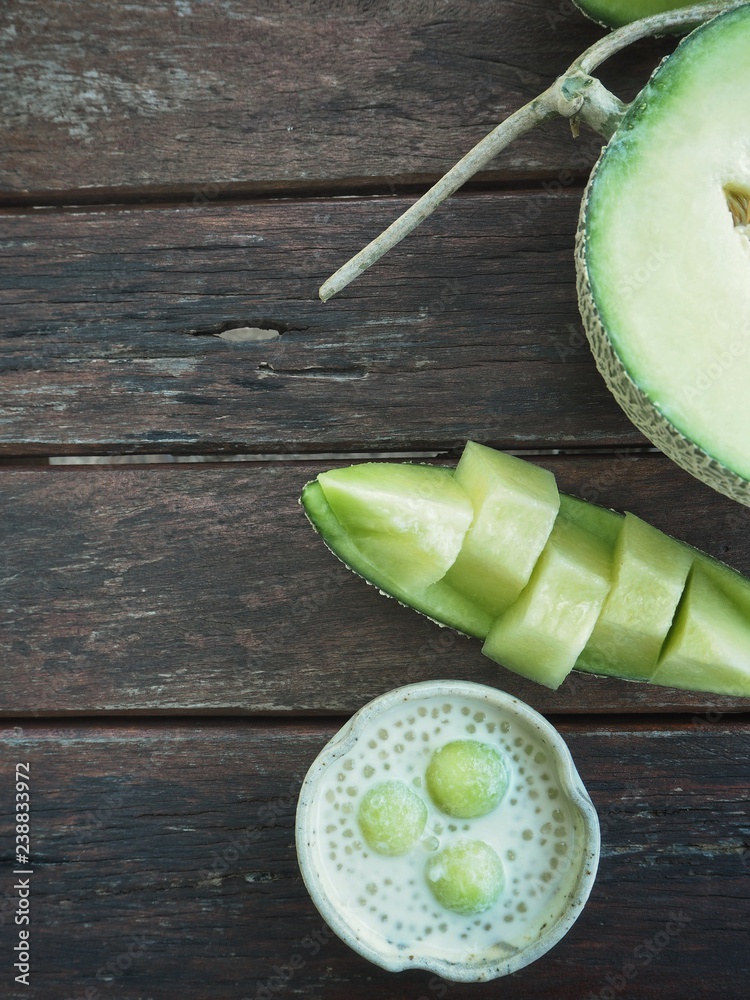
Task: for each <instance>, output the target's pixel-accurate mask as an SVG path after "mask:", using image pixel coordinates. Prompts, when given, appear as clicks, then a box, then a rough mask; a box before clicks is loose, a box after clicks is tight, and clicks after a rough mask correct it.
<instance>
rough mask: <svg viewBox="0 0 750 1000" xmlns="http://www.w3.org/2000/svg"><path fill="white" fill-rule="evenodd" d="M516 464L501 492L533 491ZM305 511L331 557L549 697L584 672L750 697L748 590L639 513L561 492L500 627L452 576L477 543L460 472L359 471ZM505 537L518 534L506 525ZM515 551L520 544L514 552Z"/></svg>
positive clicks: (310, 491)
mask: <svg viewBox="0 0 750 1000" xmlns="http://www.w3.org/2000/svg"><path fill="white" fill-rule="evenodd" d="M467 454H468V455H469V456H470V463H473V462H474V461H475V459H476V458H477V456H479V457H480V458H481V460H482V462H485V461H488V460H489V456H487V455H485V454H483V452H482V451H481V450H478V446H476V445H471V444H470V445H469V446H468V450H467ZM515 462H521V460H520V459H514V461H513V462H510V463H506V462H504V461H502V460H500V461H498V462H497V463H491V469H492V476H490V477H489V481H491V482H492V484H493V486H492V489H493V490H494V489H495V488H496V487H497V483H495V481H494V480H495V477H496V476H499V477H502V474H503V470H505V471H506V472H507V473H508V475H509V477H510V483H511V484H512V485H514V486H515V488H517V489H519V490H520V493H522V487H520V486H519V483H520V482H521V479H519V470H518V469H517V467H516V466H515V465H514V463H515ZM530 468H531V469H533V471H532V472H530V473H529V480H528V482H529V483H530V484H531V485H530V487H529V490H530V492H529V500H528V507H529V510H530V512H531V516H530V529H529V538H530V539H531V540H532V541H533V543H534V544H535V545H537V544H538V523H537V520H536V513H537V510H536V507H535V492H534V490H535V485H536V484H537V480H536V472H537V471H538V469H537V467H536V466H533V467H530ZM403 470H407V471H406V472H403ZM485 471H486V470H485ZM521 478H522V477H521ZM326 487H327V489H326ZM498 488H499V487H498ZM490 492H491V491H490ZM520 493H519V500H518V502H519V503H521V505H522V506H523V504H522V501H521V499H520ZM329 494H330V496H331V499H332V500H333V502H331V501H330V500H329ZM480 501H481V498H480ZM302 503H303V505H304V508H305V511H306V513H307V515H308V517H309V519H310V521H311V522H312V523H313V525H314V526H315V528H316V529H317V530H318V532H319V533H320V534H321V535H322V537H323V539H324V540H325V542H326V544H327V545H328V546H329V548H330V549H331V550H332V551H333V552H334V553H335V554H336V555H338V557H339V558H340V559H341V560H342V561H343V562H344V563H345V564H346V565H347V566H348V567H349V568H350V569H352V570H353V571H354V572H355V573H358V574H359V575H360V576H363V577H364V578H365V579H366V580H368V581H369V582H370V583H372V584H374V585H375V586H376V587H378V588H379V589H380V590H381V591H383V592H384V593H386V594H388V595H390V596H392V597H395V598H396V599H397V600H399V601H401V602H402V603H403V604H406V605H409V606H411V607H413V608H415V609H416V610H417V611H420V612H421V613H423V614H425V615H427V616H428V617H429V618H432V619H433V620H435V621H437V622H438V623H439V624H442V625H449V626H451V627H452V628H455V629H456V630H458V631H460V632H464V633H466V634H468V635H473V636H476V637H478V638H481V639H484V640H485V643H484V649H483V651H484V652H485V653H486V654H487V655H488V656H489V657H491V658H492V659H494V660H496V661H497V662H499V663H501V664H502V665H504V666H506V667H508V668H509V669H511V670H514V671H515V672H517V673H519V674H522V675H523V676H525V677H529V678H532V679H534V680H536V681H538V682H540V683H542V684H545V685H547V686H548V687H552V688H555V687H557V686H558V685H559V684H560V683H561V682H562V681H563V680H564V679H565V677H566V676H567V674H568V673H569V671H570V670H571V669H573V667H577V668H578V669H583V670H587V671H589V672H595V673H601V674H611V675H613V676H618V677H623V678H628V679H642V680H651V682H652V683H656V684H670V685H674V686H676V687H690V688H695V689H697V690H705V691H714V692H716V693H731V694H742V695H744V694H746V693H747V694H748V695H750V689H748V690H746V688H745V687H744V683H745V680H744V678H745V669H746V668H745V665H746V664H750V580H747V579H746V578H744V577H742V576H740V574H738V573H736V572H735V571H734V570H732V569H730V568H729V567H728V566H725V565H724V564H723V563H720V562H718V561H717V560H715V559H712V558H711V557H710V556H708V555H706V554H705V553H701V552H699V551H698V550H696V549H693V548H692V547H691V546H689V545H686V544H684V543H682V542H678V541H676V540H675V539H673V538H670V537H669V536H667V535H665V534H663V533H662V532H660V531H658V530H657V529H655V528H653V527H651V526H649V525H647V524H645V523H644V522H643V521H641V520H640V519H639V518H637V517H635V516H634V515H632V514H627V515H622V514H619V513H617V512H616V511H612V510H608V509H606V508H604V507H598V506H596V505H594V504H590V503H587V502H586V501H584V500H579V499H577V498H575V497H571V496H567V495H565V494H560V495H559V505H560V506H559V511H558V513H557V517H556V518H555V522H554V526H553V527H552V530H551V532H550V534H549V537H548V538H547V541H546V543H545V544H544V546H543V547H542V550H541V554H540V555H539V557H538V559H537V560H536V564H535V566H534V568H533V570H532V572H531V575H530V577H529V580H528V582H527V583H526V586H525V587H524V588H523V589H522V590H521V592H520V594H519V595H518V597H517V598H516V600H515V601H514V602H513V603H512V604H511V605H510V606H509V607H507V608H506V609H505V610H504V611H503V612H502V613H501V614H500V615H498V616H495V617H493V615H492V614H491V613H490V612H488V611H487V610H486V609H485V608H486V602H484V601H482V602H480V603H478V602H477V601H476V600H475V599H474V598H473V597H472V594H476V593H477V590H478V581H477V580H476V579H475V580H471V579H470V578H469V577H467V581H468V582H467V584H466V589H465V590H463V591H462V590H461V589H460V588H459V586H457V585H456V584H455V577H454V574H453V573H452V572H451V569H452V567H453V566H454V565H455V558H454V556H453V553H454V551H455V548H456V546H458V548H459V549H461V548H462V547H463V546H464V545H466V544H467V541H468V539H469V535H470V529H469V524H470V523H474V522H473V520H472V513H473V505H472V502H471V500H470V499H469V497H468V494H466V493H465V492H464V491H463V490H462V488H461V487H460V485H459V484H458V483H457V482H456V481H455V477H454V476H453V475H452V474H451V472H450V470H447V469H443V468H435V467H432V466H425V465H421V466H400V465H393V464H389V463H378V464H375V463H370V464H368V465H364V466H351V467H350V468H348V469H338V470H336V471H335V473H333V474H331V473H323V474H321V476H319V477H318V480H317V481H315V482H312V483H308V485H307V486H306V487H305V489H304V492H303V494H302ZM334 504H335V505H336V506H334ZM467 504H468V507H469V512H468V514H467V510H466V505H467ZM480 506H481V502H480ZM337 508H338V509H337ZM494 514H495V516H496V517H497V518H498V520H499V521H502V519H503V518H504V517H505V516H508V517H509V518H510V521H511V522H512V523H513V524H514V525H515V527H516V530H517V531H518V532H519V533H520V534H521V535H523V522H522V519H520V520H519V518H518V517H517V512H516V511H515V509H514V508H513V507H512V506H509V507H507V508H506V507H504V506H503V505H502V504H499V505H498V506H497V507H496V508H494ZM441 519H442V520H441ZM491 534H492V533H491V532H490V535H491ZM433 535H434V538H433V537H432V536H433ZM497 537H508V533H507V531H506V530H505V529H504V528H503V526H502V525H500V524H498V525H497ZM516 548H517V546H516V545H515V544H513V545H511V546H510V549H511V553H513V552H515V551H516ZM452 560H453V561H452ZM414 562H416V563H417V564H418V572H415V570H414V568H413V565H412V564H413V563H414ZM446 566H447V569H445V572H444V574H443V576H442V577H441V578H440V579H434V577H435V574H437V573H439V572H440V571H441V570H442V569H443V568H444V567H446ZM490 569H491V567H490ZM478 573H479V577H478V580H479V581H480V582H481V581H484V582H488V586H494V582H493V580H492V575H491V572H490V570H488V569H487V568H486V567H484V566H482V565H481V563H480V564H479V569H478ZM425 581H428V582H425ZM686 581H687V582H686ZM675 609H676V610H675Z"/></svg>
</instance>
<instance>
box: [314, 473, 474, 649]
mask: <svg viewBox="0 0 750 1000" xmlns="http://www.w3.org/2000/svg"><path fill="white" fill-rule="evenodd" d="M302 505H303V507H304V509H305V513H306V514H307V516H308V518H309V519H310V522H311V523H312V525H313V527H314V528H315V529H316V530H317V531H318V532H319V534H320V535H321V537H322V538H323V540H324V542H325V543H326V545H327V546H328V548H329V549H330V550H331V552H333V553H334V555H336V556H338V558H339V559H340V560H341V561H342V562H343V563H344V564H345V565H346V566H348V567H349V569H351V570H352V571H353V572H354V573H357V574H358V575H359V576H361V577H364V579H365V580H367V581H368V583H371V584H372V585H373V586H375V587H377V588H378V589H379V590H380V591H381V592H382V593H384V594H387V595H388V596H389V597H394V598H395V599H396V600H397V601H400V602H401V603H402V604H406V605H408V606H409V607H411V608H414V610H415V611H419V612H420V613H421V614H423V615H427V617H428V618H431V619H432V620H433V621H436V622H438V624H440V625H449V626H450V627H451V628H454V629H456V631H458V632H464V633H465V634H466V635H471V636H475V637H476V638H477V639H484V638H485V636H486V635H487V633H488V632H489V630H490V626H491V625H492V618H491V617H490V615H488V614H487V612H486V611H482V610H481V609H480V608H477V607H476V606H475V605H473V604H472V603H471V601H470V600H469V599H468V598H467V597H465V596H464V595H463V594H459V593H458V592H457V591H456V590H454V589H453V588H452V587H450V586H449V585H448V584H447V583H445V582H444V581H443V580H439V581H438V582H437V583H433V584H431V585H430V586H429V587H408V586H407V585H405V584H404V582H403V581H402V580H400V579H399V580H397V579H394V578H393V576H391V575H390V574H389V573H388V572H386V571H385V570H384V569H383V566H382V565H381V564H378V565H376V564H375V563H373V562H371V561H370V560H369V559H368V558H367V557H366V556H365V555H363V554H362V552H361V551H360V550H359V549H358V548H357V546H356V544H355V543H354V541H353V539H352V536H351V535H350V534H349V532H348V531H347V530H346V528H344V527H343V526H342V524H341V523H340V521H339V520H338V518H337V517H336V515H335V514H334V513H333V511H332V509H331V507H330V505H329V503H328V501H327V500H326V497H325V494H324V493H323V489H322V487H321V485H320V483H319V482H318V481H317V480H314V481H313V482H311V483H308V484H307V486H305V488H304V490H303V493H302Z"/></svg>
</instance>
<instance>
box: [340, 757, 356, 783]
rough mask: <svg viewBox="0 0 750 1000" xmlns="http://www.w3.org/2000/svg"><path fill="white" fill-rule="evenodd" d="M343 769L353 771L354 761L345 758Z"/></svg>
mask: <svg viewBox="0 0 750 1000" xmlns="http://www.w3.org/2000/svg"><path fill="white" fill-rule="evenodd" d="M344 770H345V771H353V770H354V761H353V760H351V759H347V760H345V761H344ZM342 780H343V779H342Z"/></svg>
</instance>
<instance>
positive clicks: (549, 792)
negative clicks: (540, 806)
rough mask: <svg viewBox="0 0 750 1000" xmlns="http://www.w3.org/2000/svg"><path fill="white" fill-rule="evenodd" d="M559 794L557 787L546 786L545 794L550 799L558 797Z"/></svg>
mask: <svg viewBox="0 0 750 1000" xmlns="http://www.w3.org/2000/svg"><path fill="white" fill-rule="evenodd" d="M559 795H560V791H559V789H557V788H548V789H547V796H548V797H549V798H550V799H556V798H558V797H559Z"/></svg>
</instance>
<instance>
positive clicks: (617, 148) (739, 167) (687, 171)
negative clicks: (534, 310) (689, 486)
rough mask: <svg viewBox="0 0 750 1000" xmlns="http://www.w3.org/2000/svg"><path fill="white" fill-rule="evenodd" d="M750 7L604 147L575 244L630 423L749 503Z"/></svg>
mask: <svg viewBox="0 0 750 1000" xmlns="http://www.w3.org/2000/svg"><path fill="white" fill-rule="evenodd" d="M749 107H750V5H745V6H742V7H739V8H737V9H735V10H731V11H729V12H727V13H725V14H722V15H721V16H719V17H717V18H715V19H714V20H713V21H710V22H708V23H707V24H705V25H703V26H701V27H699V28H697V29H696V30H695V31H694V32H693V33H692V34H691V35H689V36H688V37H687V38H686V39H685V40H683V42H682V43H681V44H680V46H679V47H678V49H677V50H676V52H675V53H673V54H672V55H671V56H670V57H669V59H667V60H666V61H665V62H664V63H663V64H662V65H661V67H660V68H659V69H658V70H657V71H656V73H655V74H654V76H653V77H652V79H651V81H650V82H649V83H648V84H647V85H646V87H645V88H644V89H643V90H642V91H641V93H640V94H639V96H638V97H637V98H636V100H635V101H634V102H633V104H632V105H631V106H630V108H629V109H628V111H627V113H626V114H625V117H624V118H623V120H622V121H621V123H620V125H619V127H618V129H617V131H616V132H615V134H614V136H613V137H612V139H611V140H610V142H609V143H608V145H607V146H606V147H605V149H604V151H603V153H602V155H601V157H600V159H599V162H598V164H597V166H596V167H595V169H594V172H593V174H592V176H591V179H590V181H589V184H588V187H587V189H586V193H585V195H584V199H583V204H582V209H581V215H580V224H579V229H578V239H577V271H578V295H579V304H580V309H581V315H582V317H583V321H584V325H585V328H586V332H587V334H588V337H589V340H590V342H591V346H592V348H593V351H594V355H595V357H596V361H597V365H598V367H599V369H600V371H601V372H602V374H603V375H604V378H605V380H606V382H607V384H608V386H609V388H610V389H611V390H612V392H613V393H614V395H615V397H616V398H617V400H618V402H619V403H620V405H621V406H622V407H623V409H624V410H625V412H626V413H627V415H628V416H629V417H630V419H631V420H632V421H633V423H635V424H636V426H637V427H639V428H640V429H641V430H642V431H643V433H644V434H645V435H646V436H647V437H648V438H650V439H651V440H652V441H653V442H654V443H655V444H656V445H658V447H659V448H661V449H662V450H663V451H664V452H665V453H666V454H667V455H669V456H670V457H671V458H672V459H674V461H675V462H677V463H678V464H679V465H681V466H683V467H684V468H686V469H687V470H688V471H689V472H691V473H693V474H694V475H695V476H697V477H698V478H700V479H703V480H704V481H706V482H707V483H709V484H710V485H711V486H713V487H714V488H715V489H717V490H719V491H720V492H722V493H726V494H727V495H729V496H732V497H734V498H735V499H737V500H739V501H741V502H742V503H745V504H747V503H750V118H748V116H747V115H746V113H745V112H746V110H747V109H748V108H749Z"/></svg>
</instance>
